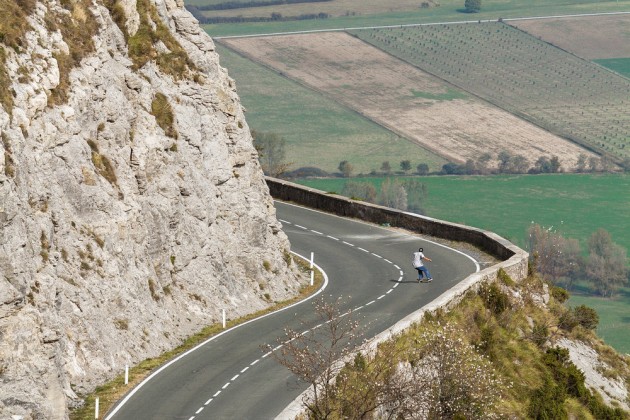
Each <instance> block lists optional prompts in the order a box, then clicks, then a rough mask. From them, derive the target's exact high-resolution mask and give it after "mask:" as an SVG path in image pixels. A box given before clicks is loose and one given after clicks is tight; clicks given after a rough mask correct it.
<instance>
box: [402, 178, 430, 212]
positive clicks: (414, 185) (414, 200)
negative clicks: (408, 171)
mask: <svg viewBox="0 0 630 420" xmlns="http://www.w3.org/2000/svg"><path fill="white" fill-rule="evenodd" d="M402 186H403V188H404V189H405V192H406V193H407V210H408V211H411V212H414V213H417V214H424V206H423V204H424V201H425V200H426V198H427V186H426V185H425V184H423V183H422V182H420V181H418V180H417V179H408V180H404V181H402Z"/></svg>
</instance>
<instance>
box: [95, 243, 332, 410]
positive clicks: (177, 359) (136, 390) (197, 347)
mask: <svg viewBox="0 0 630 420" xmlns="http://www.w3.org/2000/svg"><path fill="white" fill-rule="evenodd" d="M291 253H292V254H295V255H297V256H299V257H300V258H303V259H304V260H305V261H309V259H308V258H306V257H305V256H303V255H300V254H298V253H297V252H293V251H291ZM313 266H314V267H315V268H317V269H318V270H319V271H320V272H321V273H322V275H323V277H324V284H322V287H321V288H320V289H319V290H318V291H317V292H315V293H313V294H312V295H311V296H309V297H307V298H306V299H304V300H301V301H299V302H295V303H294V304H293V305H289V306H285V307H284V308H282V309H278V310H277V311H274V312H269V313H268V314H265V315H262V316H260V317H258V318H254V319H250V320H249V321H245V322H243V323H242V324H238V325H235V326H233V327H231V328H229V329H227V330H225V331H222V332H220V333H219V334H217V335H215V336H212V337H210V338H209V339H207V340H206V341H204V342H203V343H200V344H198V345H197V346H195V347H193V348H192V349H190V350H188V351H187V352H185V353H182V354H180V355H179V356H177V357H176V358H174V359H172V360H171V361H169V362H168V363H166V364H164V365H163V366H162V367H161V368H159V369H158V370H156V371H155V372H153V373H152V374H151V375H149V376H147V378H146V379H145V380H144V381H142V382H140V383H139V384H138V385H137V386H136V387H135V388H134V389H132V390H131V391H130V392H129V393H128V394H127V396H126V397H125V398H123V400H122V401H121V402H120V403H119V404H118V405H116V407H115V408H114V409H113V410H112V411H111V412H110V413H109V415H108V416H107V417H105V420H111V419H112V418H113V417H114V415H115V414H116V413H117V412H118V411H119V410H120V409H121V408H122V407H123V405H125V404H126V403H127V401H129V400H130V399H131V397H133V396H134V395H135V393H136V392H138V390H140V388H142V387H143V386H144V385H146V384H147V383H148V382H149V381H150V380H151V379H153V378H154V377H156V376H157V375H158V374H160V372H162V371H163V370H164V369H166V368H167V367H169V366H171V365H172V364H173V363H175V362H177V361H179V360H180V359H183V358H184V357H186V356H188V355H189V354H191V353H192V352H194V351H195V350H198V349H200V348H201V347H203V346H205V345H206V344H208V343H209V342H211V341H213V340H216V339H217V338H219V337H221V336H222V335H224V334H227V333H229V332H231V331H233V330H235V329H237V328H240V327H242V326H243V325H247V324H249V323H251V322H255V321H258V320H259V319H262V318H266V317H268V316H271V315H274V314H277V313H279V312H282V311H286V310H287V309H289V308H292V307H294V306H297V305H301V304H302V303H304V302H308V301H309V300H311V299H313V298H314V297H315V296H317V295H319V294H320V293H322V292H323V291H324V289H326V287H327V286H328V275H327V274H326V272H325V271H324V270H323V269H322V268H321V267H320V266H319V265H317V264H316V263H313ZM258 360H260V359H258ZM258 360H255V361H254V362H252V363H251V365H252V366H253V365H255V364H256V363H258ZM219 392H221V391H219ZM217 395H218V394H217ZM215 397H216V395H215Z"/></svg>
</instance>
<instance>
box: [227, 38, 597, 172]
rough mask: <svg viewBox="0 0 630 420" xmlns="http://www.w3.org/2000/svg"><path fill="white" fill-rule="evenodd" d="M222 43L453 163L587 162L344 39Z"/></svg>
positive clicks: (532, 129) (510, 118) (557, 141)
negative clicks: (503, 157) (508, 156)
mask: <svg viewBox="0 0 630 420" xmlns="http://www.w3.org/2000/svg"><path fill="white" fill-rule="evenodd" d="M221 42H222V43H224V44H226V45H228V46H229V47H231V48H233V49H235V50H237V51H239V52H241V53H242V54H244V55H246V56H248V57H250V58H252V59H254V60H256V61H258V62H261V63H263V64H264V65H266V66H268V67H270V68H273V69H275V70H276V71H278V72H280V73H281V74H283V75H285V76H288V77H290V78H292V79H295V80H298V81H299V82H300V83H302V84H304V85H306V86H309V87H311V88H313V89H316V90H318V91H320V92H323V93H324V94H326V95H328V96H329V97H331V98H333V99H334V100H336V101H337V102H340V103H342V104H344V105H346V106H348V107H350V108H352V109H354V110H356V111H357V112H359V113H361V114H362V115H365V116H366V117H367V118H370V119H372V120H373V121H375V122H377V123H378V124H380V125H382V126H384V127H387V128H388V129H390V130H392V131H394V132H396V133H397V134H399V135H402V136H404V137H406V138H408V139H411V140H412V141H414V142H416V143H418V144H420V145H421V146H423V147H425V148H427V149H429V150H432V151H434V152H436V153H438V154H440V155H442V156H444V157H445V158H447V159H449V160H451V161H455V162H465V161H466V160H468V159H473V160H476V159H478V158H479V157H480V156H481V155H482V154H484V153H490V154H491V155H492V158H493V161H495V160H496V156H497V154H498V153H499V152H501V151H508V152H511V153H512V154H520V155H523V156H525V157H526V158H527V159H528V160H529V163H530V166H532V165H533V164H534V162H535V161H536V160H537V159H538V158H539V157H541V156H544V157H551V156H553V155H556V156H558V157H559V158H560V162H561V164H562V167H563V168H564V170H571V169H572V168H573V167H574V166H575V163H576V161H577V157H578V155H579V154H581V153H582V154H585V155H587V156H593V155H592V154H591V153H589V152H587V151H586V150H585V149H583V148H581V147H579V146H577V145H575V144H573V143H571V142H569V141H566V140H564V139H562V138H560V137H557V136H555V135H553V134H551V133H549V132H547V131H545V130H543V129H541V128H539V127H537V126H534V125H532V124H530V123H528V122H526V121H524V120H521V119H519V118H517V117H515V116H514V115H512V114H509V113H507V112H505V111H503V110H501V109H499V108H496V107H494V106H492V105H489V104H487V103H486V102H483V101H481V100H479V99H478V98H476V97H473V96H470V95H466V94H463V93H462V92H459V91H457V90H455V89H454V88H452V87H450V86H449V85H447V84H445V83H444V82H442V81H441V80H440V79H437V78H435V77H433V76H431V75H429V74H427V73H425V72H423V71H421V70H419V69H417V68H416V67H413V66H411V65H409V64H406V63H405V62H403V61H401V60H398V59H396V58H394V57H392V56H390V55H389V54H386V53H384V52H383V51H381V50H379V49H377V48H374V47H372V46H370V45H368V44H366V43H364V42H362V41H360V40H359V39H357V38H355V37H352V36H350V35H348V34H346V33H339V32H330V33H317V34H308V35H287V36H274V37H257V38H240V39H223V40H221Z"/></svg>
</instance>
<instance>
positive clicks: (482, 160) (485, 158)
mask: <svg viewBox="0 0 630 420" xmlns="http://www.w3.org/2000/svg"><path fill="white" fill-rule="evenodd" d="M491 160H492V155H491V154H490V153H483V154H482V155H481V156H479V157H478V158H477V169H478V171H479V173H481V174H488V173H490V170H489V169H488V163H490V161H491Z"/></svg>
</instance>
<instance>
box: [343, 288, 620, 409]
mask: <svg viewBox="0 0 630 420" xmlns="http://www.w3.org/2000/svg"><path fill="white" fill-rule="evenodd" d="M507 285H511V286H507ZM542 287H543V286H542V283H541V281H540V279H538V278H536V277H530V278H528V279H526V280H524V281H522V282H521V283H519V284H518V285H513V284H512V282H511V280H509V279H508V280H506V283H505V284H503V285H502V286H501V287H500V288H495V289H494V292H492V293H488V292H485V293H484V292H483V291H482V292H480V293H479V294H476V293H473V292H471V293H468V294H467V295H466V297H465V299H464V300H463V301H462V302H461V303H460V304H459V305H458V306H457V308H456V310H453V311H449V312H448V313H438V314H437V315H428V316H426V318H425V319H423V321H422V322H420V323H418V324H414V325H413V326H411V327H410V328H409V329H407V330H406V331H405V332H404V333H402V334H400V335H399V336H396V337H395V338H394V339H393V340H391V341H389V342H387V343H385V344H383V345H381V346H380V347H379V353H378V357H379V358H380V359H384V360H385V363H386V364H387V363H392V362H391V361H392V360H395V361H399V360H402V362H403V363H405V362H407V363H411V365H412V366H413V365H414V364H417V363H421V361H422V359H423V357H425V354H426V353H427V352H431V348H432V347H433V346H437V347H439V346H442V345H444V343H446V345H444V347H443V348H442V347H439V348H440V351H441V352H442V353H441V354H442V356H443V357H444V359H446V360H448V357H447V356H444V355H445V354H449V353H451V352H457V353H460V354H462V353H466V354H467V356H468V357H466V358H465V359H464V360H462V361H461V363H462V364H464V365H465V366H467V368H468V369H470V370H473V369H475V367H473V366H476V367H477V369H475V372H476V374H471V377H469V378H468V380H470V381H472V382H474V381H475V378H474V377H472V375H478V376H479V377H482V375H485V376H486V377H487V376H488V375H487V372H488V371H490V370H491V369H492V370H493V371H494V373H495V374H496V379H495V380H493V381H492V383H493V385H492V387H493V388H492V389H493V390H495V391H496V390H497V389H498V390H500V394H501V395H500V397H499V398H498V401H497V403H498V404H497V406H496V407H494V408H493V405H492V404H491V403H490V404H487V405H485V406H484V410H488V412H486V413H484V414H486V415H488V417H487V418H524V416H526V415H527V414H528V408H530V406H531V405H532V404H533V405H534V406H537V404H541V406H544V405H543V404H542V403H543V402H545V401H546V402H547V404H550V403H551V404H552V405H553V404H558V403H559V404H560V405H561V406H563V408H564V409H565V410H566V412H567V414H568V418H576V419H577V418H579V419H592V418H597V416H596V415H593V414H592V413H589V409H588V407H587V404H585V402H584V400H582V401H580V400H579V399H578V398H575V397H569V398H567V399H566V400H564V402H560V401H553V402H550V400H551V398H553V397H552V395H551V394H550V393H546V394H545V397H544V398H539V399H537V400H535V402H534V401H532V400H533V398H534V395H535V394H534V390H536V389H537V388H539V387H541V385H542V384H543V382H544V378H545V377H547V378H550V377H554V378H555V379H554V381H558V382H557V384H563V382H562V379H561V378H562V376H561V375H554V374H552V371H551V370H550V369H549V367H548V365H547V364H546V363H545V361H544V352H545V350H546V348H544V347H541V346H538V345H536V344H535V341H536V339H537V337H539V336H538V335H537V334H535V333H534V332H533V329H532V324H534V325H536V324H537V325H547V326H549V330H548V332H547V333H545V334H544V335H543V336H542V337H545V338H548V337H549V335H551V336H553V337H554V339H558V338H560V337H567V338H569V339H572V340H576V341H580V342H582V343H587V345H590V346H591V347H592V348H594V349H596V351H597V352H598V354H599V355H600V360H603V361H605V362H606V363H608V364H609V366H611V368H612V370H613V371H614V372H615V375H616V376H617V379H618V380H620V381H621V382H622V383H624V384H628V383H629V382H630V371H629V367H628V364H627V363H628V361H627V359H624V358H623V357H620V356H619V355H615V354H614V353H611V352H609V351H608V348H607V347H606V346H604V345H602V344H601V342H600V341H599V339H598V338H596V337H594V336H593V335H592V334H591V332H590V331H588V330H584V329H583V328H582V327H579V326H578V327H576V328H574V329H573V330H572V331H565V330H563V329H558V328H556V326H559V325H560V321H559V319H560V316H561V315H562V314H563V313H565V311H566V309H565V308H563V306H562V305H561V304H560V303H559V302H558V301H557V300H556V299H554V298H552V299H551V301H550V302H549V304H548V305H546V306H544V305H543V306H539V305H536V304H534V303H533V302H534V301H535V300H534V299H533V297H534V296H538V298H539V296H540V295H541V294H542ZM508 289H509V292H508ZM486 290H488V291H490V290H493V289H486ZM516 296H520V297H521V298H522V300H521V299H516V298H515V297H516ZM554 297H555V296H554ZM501 308H505V309H501ZM436 331H439V332H440V333H441V334H443V336H440V338H439V339H437V340H436V339H435V338H434V337H436V336H437V333H436ZM551 331H553V333H551ZM549 333H551V334H549ZM453 336H455V337H457V342H455V340H454V338H453ZM427 337H430V338H429V339H428V340H427ZM432 340H433V341H432ZM542 341H545V340H544V339H543V340H542ZM463 343H465V344H463ZM467 346H474V348H475V350H474V352H470V351H466V347H467ZM427 347H429V348H428V349H427ZM552 347H553V345H552ZM453 349H457V350H453ZM478 355H482V356H483V357H485V360H486V361H487V362H488V364H487V365H484V364H483V363H480V362H479V361H474V360H478V359H477V357H478ZM355 360H356V359H355ZM368 366H369V368H368V369H363V371H364V372H365V371H368V372H369V371H370V370H371V369H372V367H374V368H375V369H378V367H376V366H378V364H377V363H373V362H370V364H369V365H368ZM481 366H485V367H481ZM479 367H481V368H479ZM464 369H466V368H464ZM454 370H456V369H454ZM357 371H358V372H360V371H361V369H352V367H351V365H350V364H349V365H347V366H346V368H345V372H344V373H346V374H348V377H349V378H350V381H357V382H360V380H358V379H355V378H360V377H361V376H359V375H356V376H355V375H354V374H353V373H354V372H357ZM443 372H444V370H443ZM556 372H558V371H556ZM462 375H464V376H465V375H466V372H465V370H464V372H462V373H459V374H458V375H457V376H458V377H461V376H462ZM364 376H367V378H368V382H371V383H373V382H378V381H374V380H372V381H369V379H372V378H373V377H374V376H375V375H374V376H369V375H364ZM565 379H566V378H565ZM379 380H380V378H379ZM488 381H489V380H486V381H485V382H484V383H483V384H479V385H478V387H475V389H476V390H478V389H482V387H483V385H487V382H488ZM445 382H446V381H445ZM445 382H442V384H443V383H445ZM568 382H569V381H567V382H566V383H565V385H561V386H566V384H567V383H568ZM371 383H363V384H361V386H356V385H355V386H346V387H342V388H341V389H340V391H339V393H338V394H335V393H332V395H339V396H340V397H342V398H343V397H344V396H347V395H348V394H350V395H352V392H353V391H354V390H355V389H360V390H361V391H363V393H362V394H361V397H362V398H365V399H366V400H369V398H370V396H371V395H372V394H371V393H370V392H366V391H365V388H368V389H369V386H370V385H371ZM456 389H457V387H453V388H448V387H444V388H443V394H441V395H442V396H443V398H444V399H446V398H448V396H449V395H451V394H450V393H451V392H454V390H456ZM566 389H567V390H568V393H569V394H571V392H572V391H573V392H574V391H575V390H576V388H571V390H569V388H566ZM598 391H600V392H602V391H601V390H598ZM471 394H472V393H471ZM574 395H575V394H574ZM469 404H470V402H469ZM539 407H540V406H539ZM550 408H551V406H549V405H548V406H547V410H548V411H546V413H547V417H538V418H553V417H548V416H549V415H552V416H553V415H554V414H550ZM490 413H494V414H495V416H493V417H490V416H489V414H490ZM555 414H556V415H558V413H557V412H556V413H555ZM599 414H600V415H601V417H599V418H604V416H605V415H604V414H602V413H599ZM626 416H627V414H626ZM449 418H450V417H449ZM623 418H625V416H624V417H623Z"/></svg>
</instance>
